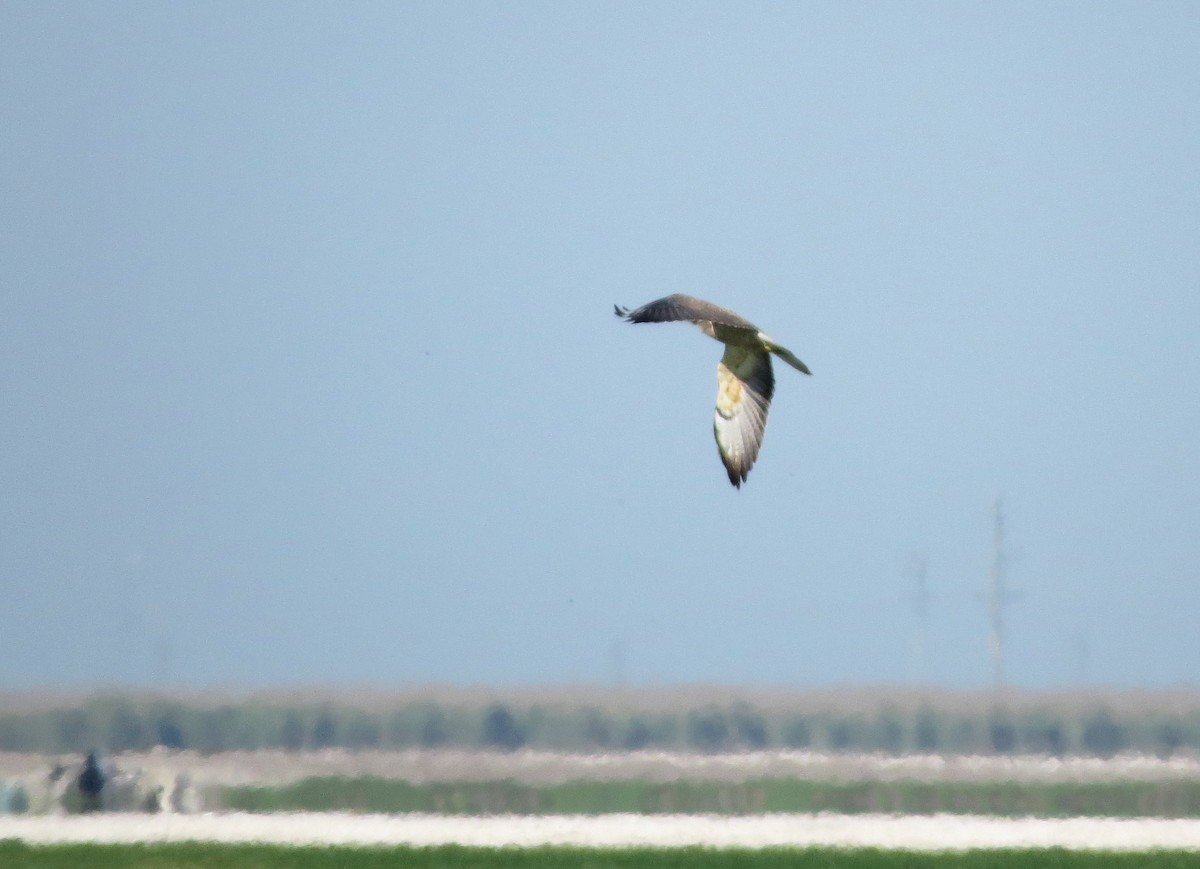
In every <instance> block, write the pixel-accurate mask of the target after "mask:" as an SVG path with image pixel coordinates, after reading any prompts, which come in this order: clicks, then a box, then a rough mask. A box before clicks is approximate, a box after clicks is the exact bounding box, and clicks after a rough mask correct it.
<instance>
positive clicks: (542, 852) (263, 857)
mask: <svg viewBox="0 0 1200 869" xmlns="http://www.w3.org/2000/svg"><path fill="white" fill-rule="evenodd" d="M0 866H3V867H4V869H189V867H197V869H200V867H203V869H272V867H289V869H335V867H336V869H359V867H363V869H373V867H389V869H392V867H405V869H441V867H455V869H475V867H480V869H482V867H508V869H550V867H562V866H578V867H587V869H608V867H612V869H641V867H646V869H651V867H655V869H661V867H667V869H670V867H680V869H684V867H686V869H726V867H728V869H733V867H738V869H746V867H822V869H833V867H845V869H900V867H917V866H927V867H934V869H943V867H944V869H951V867H954V869H960V867H961V869H1001V867H1005V869H1008V867H1013V866H1020V867H1022V869H1040V867H1054V869H1131V867H1135V866H1154V867H1184V866H1187V867H1200V854H1194V853H1186V852H1176V851H1156V852H1151V853H1128V854H1124V853H1122V854H1118V853H1113V852H1098V851H1091V852H1080V851H1064V850H1005V851H968V852H963V853H953V854H919V853H913V852H905V851H880V850H874V849H861V850H840V849H830V848H767V849H763V850H746V849H726V850H714V849H705V848H668V849H651V848H621V849H580V848H558V847H553V848H530V849H516V848H465V847H460V846H446V847H437V848H410V847H388V848H346V847H330V848H324V847H322V848H298V847H287V846H268V845H216V844H203V843H186V844H170V845H46V846H27V845H24V844H22V843H19V842H13V841H3V842H0Z"/></svg>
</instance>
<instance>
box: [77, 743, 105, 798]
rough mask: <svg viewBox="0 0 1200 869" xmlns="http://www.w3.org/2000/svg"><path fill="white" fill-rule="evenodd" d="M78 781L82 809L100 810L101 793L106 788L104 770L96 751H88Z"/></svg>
mask: <svg viewBox="0 0 1200 869" xmlns="http://www.w3.org/2000/svg"><path fill="white" fill-rule="evenodd" d="M76 783H77V784H78V785H79V796H80V811H83V812H98V811H100V794H101V792H102V791H103V790H104V771H103V770H101V769H100V763H99V761H97V760H96V752H94V751H89V752H88V756H87V758H86V759H85V760H84V761H83V769H82V770H81V771H80V773H79V779H78V781H77V782H76Z"/></svg>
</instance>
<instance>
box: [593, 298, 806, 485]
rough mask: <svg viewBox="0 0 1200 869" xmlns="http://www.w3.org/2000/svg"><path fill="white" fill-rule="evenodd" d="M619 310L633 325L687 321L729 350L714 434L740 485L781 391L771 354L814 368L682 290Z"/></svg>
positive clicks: (721, 368)
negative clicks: (777, 390)
mask: <svg viewBox="0 0 1200 869" xmlns="http://www.w3.org/2000/svg"><path fill="white" fill-rule="evenodd" d="M613 309H614V310H615V312H616V314H617V316H618V317H623V318H624V319H626V320H628V321H629V322H630V323H669V322H673V321H677V320H687V321H690V322H692V323H695V324H696V325H697V326H699V327H700V330H701V331H702V332H704V334H706V335H708V336H709V337H711V338H716V339H717V340H718V341H720V342H721V343H722V344H724V345H725V354H724V356H722V357H721V361H720V363H719V364H718V365H717V410H716V413H715V414H714V416H713V434H714V435H715V436H716V439H717V449H718V450H720V452H721V461H722V463H724V465H725V472H726V473H727V474H728V475H729V482H731V483H733V485H735V486H737V487H738V488H739V489H740V488H741V486H742V483H744V482H745V481H746V475H747V474H749V473H750V469H751V468H752V467H754V462H755V460H756V459H757V458H758V449H759V447H760V446H762V439H763V432H764V430H765V429H766V427H767V411H768V409H769V408H770V406H771V396H772V394H773V393H774V392H775V372H774V371H773V370H772V369H771V354H774V355H776V356H778V357H779V358H780V359H782V360H783V361H784V362H786V363H787V364H788V365H790V366H792V367H793V368H795V369H796V370H797V371H800V372H802V373H804V374H810V373H811V372H810V371H809V370H808V366H807V365H805V364H804V363H803V362H801V361H800V360H799V359H798V358H796V355H795V354H794V353H792V352H791V351H790V350H788V349H787V348H786V347H783V346H781V345H779V344H776V343H775V341H774V340H773V339H772V338H770V337H769V336H767V335H765V334H764V333H763V332H761V331H760V330H759V328H758V327H757V326H755V325H754V324H753V323H751V322H750V321H749V320H747V319H745V318H744V317H741V316H739V315H737V314H735V313H734V312H733V311H730V310H729V309H728V308H722V307H721V306H720V305H714V304H713V303H712V302H706V301H704V300H703V299H696V298H693V297H691V296H685V295H682V294H679V293H676V294H675V295H671V296H667V297H665V298H662V299H658V300H657V301H654V302H650V303H648V304H645V305H642V306H641V307H640V308H637V309H635V310H633V311H630V310H629V309H628V308H622V307H621V306H620V305H614V306H613Z"/></svg>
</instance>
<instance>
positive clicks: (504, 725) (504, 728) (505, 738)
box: [483, 703, 525, 751]
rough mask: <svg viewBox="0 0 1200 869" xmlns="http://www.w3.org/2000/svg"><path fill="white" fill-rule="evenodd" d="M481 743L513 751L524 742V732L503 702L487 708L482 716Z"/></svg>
mask: <svg viewBox="0 0 1200 869" xmlns="http://www.w3.org/2000/svg"><path fill="white" fill-rule="evenodd" d="M483 744H484V745H486V746H489V747H490V748H502V749H504V750H505V751H515V750H516V749H518V748H520V747H521V746H522V745H524V744H525V734H524V733H522V732H521V728H520V727H519V726H518V725H517V721H516V719H515V718H513V715H512V713H511V712H509V711H508V707H507V706H505V705H504V704H503V703H497V704H495V705H494V706H492V707H491V708H489V709H488V711H487V714H486V715H484V717H483Z"/></svg>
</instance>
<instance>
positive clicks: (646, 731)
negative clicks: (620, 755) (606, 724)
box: [621, 718, 653, 751]
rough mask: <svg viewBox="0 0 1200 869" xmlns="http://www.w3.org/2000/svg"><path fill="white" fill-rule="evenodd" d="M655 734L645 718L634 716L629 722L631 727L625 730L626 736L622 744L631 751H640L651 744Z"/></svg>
mask: <svg viewBox="0 0 1200 869" xmlns="http://www.w3.org/2000/svg"><path fill="white" fill-rule="evenodd" d="M652 736H653V734H651V733H650V725H649V724H647V723H646V721H645V719H642V718H634V719H632V720H631V721H630V722H629V729H628V730H626V731H625V738H624V739H623V740H621V746H622V747H623V748H626V749H628V750H629V751H638V750H639V749H643V748H645V747H646V746H647V745H649V744H650V740H651V738H652Z"/></svg>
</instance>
